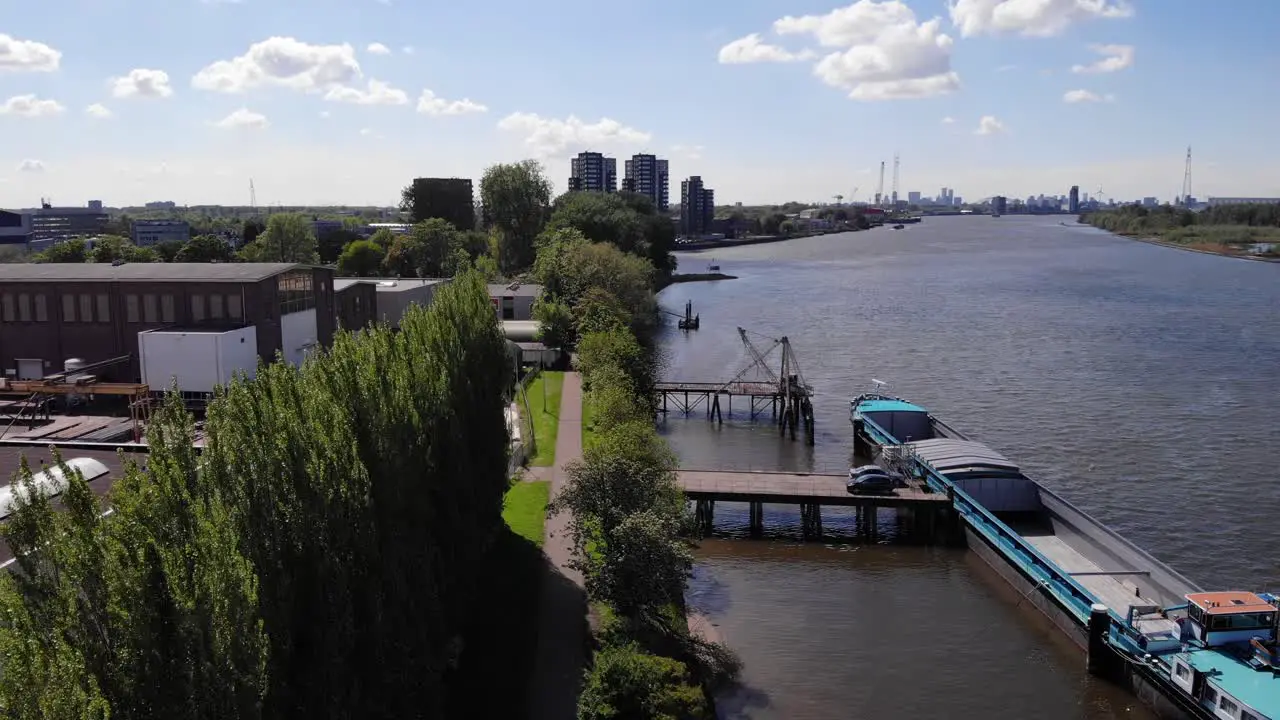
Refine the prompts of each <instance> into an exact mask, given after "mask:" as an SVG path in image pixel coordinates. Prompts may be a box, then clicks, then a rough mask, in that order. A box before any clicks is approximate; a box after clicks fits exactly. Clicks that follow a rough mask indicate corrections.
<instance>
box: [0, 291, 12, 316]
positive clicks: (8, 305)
mask: <svg viewBox="0 0 1280 720" xmlns="http://www.w3.org/2000/svg"><path fill="white" fill-rule="evenodd" d="M0 303H2V304H3V305H4V315H3V316H2V317H3V318H4V321H5V322H7V323H10V322H13V320H14V314H13V296H12V295H10V294H9V293H5V294H4V296H3V297H0Z"/></svg>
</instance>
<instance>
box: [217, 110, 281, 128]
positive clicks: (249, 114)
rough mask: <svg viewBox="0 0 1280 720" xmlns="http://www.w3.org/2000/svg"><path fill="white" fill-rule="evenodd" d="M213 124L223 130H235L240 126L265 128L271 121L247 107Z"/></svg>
mask: <svg viewBox="0 0 1280 720" xmlns="http://www.w3.org/2000/svg"><path fill="white" fill-rule="evenodd" d="M214 126H215V127H220V128H222V129H223V130H236V129H240V128H247V129H250V130H265V129H266V128H268V127H270V126H271V123H270V122H269V121H268V120H267V117H266V116H265V115H262V114H259V113H256V112H254V111H252V110H250V109H248V108H240V109H239V110H236V111H235V112H233V113H231V114H230V115H228V116H226V117H224V118H222V119H221V120H219V121H218V122H216V123H214Z"/></svg>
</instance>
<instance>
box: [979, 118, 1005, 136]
mask: <svg viewBox="0 0 1280 720" xmlns="http://www.w3.org/2000/svg"><path fill="white" fill-rule="evenodd" d="M1004 131H1005V127H1004V123H1002V122H1000V121H999V120H997V119H996V116H995V115H983V116H982V119H981V120H979V121H978V129H977V130H975V131H974V134H975V135H999V134H1000V133H1003V132H1004Z"/></svg>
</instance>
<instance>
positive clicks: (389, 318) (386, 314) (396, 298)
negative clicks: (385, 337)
mask: <svg viewBox="0 0 1280 720" xmlns="http://www.w3.org/2000/svg"><path fill="white" fill-rule="evenodd" d="M448 282H452V280H451V279H449V278H337V279H336V280H334V289H335V291H336V292H337V293H339V294H341V295H343V296H344V298H345V297H348V293H355V292H358V291H353V290H352V289H351V288H352V286H354V285H372V286H373V288H374V300H375V302H376V306H377V310H376V313H375V315H374V322H385V323H387V324H388V325H390V326H391V327H393V328H397V329H398V328H399V327H400V320H401V319H403V318H404V314H405V312H406V311H408V309H409V306H410V305H421V306H422V307H426V306H428V305H430V304H431V300H432V299H433V298H434V297H435V295H436V291H437V290H438V289H439V288H440V287H442V286H443V285H444V284H445V283H448ZM350 297H351V298H353V301H352V306H351V308H352V313H351V314H350V315H348V319H347V321H346V322H344V323H343V325H342V326H343V327H344V328H347V327H348V323H354V322H359V321H360V319H361V318H364V316H362V315H357V314H356V313H360V312H362V311H360V310H355V309H354V306H355V304H356V303H355V301H354V298H355V297H357V296H356V295H354V294H352V295H351V296H350ZM364 297H367V295H366V296H364ZM366 302H367V301H366ZM366 319H367V318H366ZM350 329H354V328H350Z"/></svg>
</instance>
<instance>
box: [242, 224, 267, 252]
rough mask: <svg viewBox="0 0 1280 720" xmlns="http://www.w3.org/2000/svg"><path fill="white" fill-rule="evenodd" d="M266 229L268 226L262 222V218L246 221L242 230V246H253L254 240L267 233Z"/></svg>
mask: <svg viewBox="0 0 1280 720" xmlns="http://www.w3.org/2000/svg"><path fill="white" fill-rule="evenodd" d="M266 229H267V224H266V223H264V222H262V220H261V219H260V218H251V219H249V220H245V221H244V224H243V225H242V226H241V228H240V237H241V241H242V242H241V244H242V245H249V244H251V243H252V242H253V241H254V240H257V239H258V236H259V235H261V234H262V233H263V232H265V231H266Z"/></svg>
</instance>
